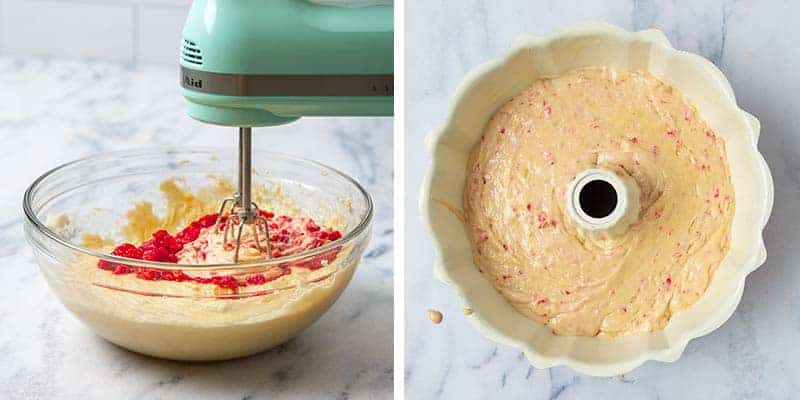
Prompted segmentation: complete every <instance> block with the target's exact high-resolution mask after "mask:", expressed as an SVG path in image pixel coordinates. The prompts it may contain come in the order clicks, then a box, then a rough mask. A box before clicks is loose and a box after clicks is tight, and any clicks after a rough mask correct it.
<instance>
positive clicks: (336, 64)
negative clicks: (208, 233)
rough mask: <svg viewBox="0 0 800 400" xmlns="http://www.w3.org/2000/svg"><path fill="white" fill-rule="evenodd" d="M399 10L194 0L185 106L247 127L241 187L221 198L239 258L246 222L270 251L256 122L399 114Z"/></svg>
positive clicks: (295, 1) (290, 0)
mask: <svg viewBox="0 0 800 400" xmlns="http://www.w3.org/2000/svg"><path fill="white" fill-rule="evenodd" d="M392 12H393V9H392V6H391V5H330V4H321V2H312V1H309V0H194V1H193V2H192V6H191V8H190V10H189V15H188V17H187V19H186V24H185V26H184V28H183V42H182V45H181V49H180V64H181V85H182V92H183V96H184V97H185V98H186V104H187V112H188V113H189V115H190V116H191V117H192V118H195V119H197V120H200V121H203V122H207V123H211V124H217V125H225V126H235V127H239V188H238V191H237V192H236V193H234V194H233V196H232V197H229V198H227V199H225V200H224V201H223V203H222V205H221V206H220V215H223V214H224V213H225V212H227V215H229V216H230V217H229V218H226V219H224V221H225V222H224V227H221V229H224V232H225V236H224V237H225V243H226V246H230V247H232V248H235V253H234V261H238V256H239V247H240V244H241V238H242V230H243V229H244V227H245V226H249V227H251V229H252V233H253V237H254V239H255V244H256V246H258V248H259V249H260V250H264V252H265V253H266V254H267V255H268V256H269V254H270V251H269V227H268V224H267V221H266V220H265V219H264V218H263V217H262V216H261V214H260V213H259V208H258V205H257V204H255V203H254V202H252V200H251V193H250V192H251V189H250V187H251V175H250V174H251V134H252V128H253V127H261V126H274V125H281V124H286V123H289V122H292V121H294V120H296V119H298V118H300V117H303V116H389V115H392V109H393V92H394V83H393V80H394V76H393V71H394V68H393V64H394V59H393V51H394V47H393V36H394V34H393V16H392ZM220 220H221V221H222V220H223V219H222V218H220ZM237 225H238V230H237V231H236V232H235V234H234V230H235V229H236V226H237ZM229 236H230V237H229ZM234 241H235V244H234ZM234 246H235V247H234Z"/></svg>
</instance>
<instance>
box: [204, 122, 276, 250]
mask: <svg viewBox="0 0 800 400" xmlns="http://www.w3.org/2000/svg"><path fill="white" fill-rule="evenodd" d="M251 139H252V128H239V190H238V191H237V192H236V193H234V194H233V196H231V197H228V198H225V199H224V200H223V201H222V204H221V205H220V208H219V219H218V221H219V222H218V223H217V229H218V230H221V231H222V232H224V233H223V245H224V247H225V249H227V250H233V251H234V253H233V262H239V250H240V248H241V247H242V244H243V243H242V232H243V231H244V228H245V227H248V228H249V229H250V230H251V231H252V239H253V244H252V246H253V247H255V248H256V249H257V250H258V251H259V252H260V253H264V254H266V256H267V259H269V258H272V253H271V249H270V245H269V223H268V222H267V219H266V218H264V216H263V215H262V213H261V210H260V209H259V207H258V205H257V204H256V203H255V202H253V201H252V200H251V175H250V174H251V169H252V162H251V152H252V145H251ZM234 231H235V232H234ZM234 233H235V234H234Z"/></svg>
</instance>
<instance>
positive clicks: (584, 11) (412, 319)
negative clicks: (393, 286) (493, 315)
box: [405, 0, 800, 399]
mask: <svg viewBox="0 0 800 400" xmlns="http://www.w3.org/2000/svg"><path fill="white" fill-rule="evenodd" d="M798 16H800V2H796V1H758V2H755V1H691V2H689V1H677V0H675V1H653V0H650V1H647V0H640V1H627V0H626V1H623V0H620V1H592V2H589V1H577V0H573V1H539V2H523V1H510V0H503V1H494V0H464V1H436V2H413V4H411V3H409V5H407V7H406V23H407V26H406V44H407V55H406V60H407V61H406V62H407V64H406V65H407V66H406V76H407V77H408V78H407V95H406V96H407V97H406V103H407V105H406V115H407V118H406V132H405V137H406V138H407V145H406V148H407V159H406V166H407V172H406V174H407V182H406V186H407V187H408V190H409V193H410V194H409V195H408V196H407V201H406V210H407V223H406V230H407V231H406V246H407V250H406V252H407V253H406V254H407V260H408V262H407V265H406V272H405V276H406V329H407V334H406V338H405V340H406V370H405V379H406V394H407V396H408V398H412V399H418V398H420V399H421V398H425V399H428V398H432V399H435V398H447V399H482V398H526V399H551V398H558V399H577V398H581V399H583V398H586V399H598V398H614V399H688V398H699V399H762V398H764V399H791V398H797V397H798V396H800V394H798V391H799V390H800V346H798V343H800V268H797V263H798V260H800V246H798V245H797V238H798V233H800V218H798V217H800V207H799V206H798V205H800V113H798V111H797V108H798V104H800V78H799V77H798V76H799V75H798V72H800V51H798V47H799V46H800V44H798V39H800V28H799V27H798V23H797V20H798ZM584 20H602V21H607V22H610V23H613V24H616V25H619V26H622V27H624V28H626V29H646V28H650V27H656V28H660V29H662V30H663V31H664V32H665V33H666V35H667V36H668V37H669V39H670V41H671V42H672V43H673V45H674V46H675V47H677V48H679V49H685V50H688V51H692V52H696V53H699V54H701V55H703V56H704V57H706V58H709V59H710V60H712V61H714V62H715V63H716V64H717V65H718V66H719V67H720V68H721V69H722V71H723V72H724V73H725V74H726V75H727V77H728V79H729V80H730V81H731V84H732V85H733V88H734V90H735V91H736V94H737V98H738V101H739V103H740V105H741V106H742V107H743V108H744V109H746V110H748V111H749V112H751V113H753V114H754V115H756V116H757V117H758V118H759V119H760V120H761V124H762V128H763V129H762V133H761V140H760V142H759V148H760V149H761V151H762V152H763V153H764V155H765V157H766V159H767V162H768V163H769V165H770V168H771V170H772V174H773V177H774V180H775V207H774V211H773V214H772V218H771V220H770V222H769V224H768V226H767V229H766V232H765V239H766V243H767V251H768V254H769V255H768V259H767V262H766V264H765V265H764V266H763V267H761V268H760V269H759V270H757V271H756V272H754V273H753V274H752V275H750V276H749V278H748V280H747V286H746V288H745V292H744V297H743V299H742V302H741V304H740V306H739V308H738V309H737V311H736V313H735V314H734V315H733V317H732V318H731V319H730V320H729V321H728V322H727V323H726V324H725V325H723V326H722V327H721V328H720V329H718V330H717V331H715V332H713V333H711V334H709V335H707V336H705V337H702V338H699V339H696V340H693V341H692V342H691V343H690V344H689V346H688V347H687V349H686V352H685V353H684V355H683V357H682V358H681V359H680V360H679V361H677V362H675V363H671V364H664V363H658V362H648V363H646V364H645V365H643V366H642V367H641V368H639V369H637V370H635V371H633V372H632V373H630V374H627V375H626V376H624V377H616V378H608V379H600V378H590V377H586V376H583V375H580V374H577V373H575V372H573V371H571V370H569V369H567V368H564V367H561V368H553V369H550V370H536V369H534V368H531V367H530V364H529V363H528V361H527V360H526V359H525V358H524V357H523V355H522V354H521V353H520V352H519V351H518V350H515V349H513V348H510V347H506V346H500V345H497V344H495V343H494V342H491V341H489V340H488V339H486V338H484V337H483V336H482V335H480V334H479V333H478V332H477V331H476V330H475V329H474V328H473V327H472V325H471V324H469V323H468V322H467V321H466V319H465V318H464V317H463V315H462V313H461V309H460V306H459V304H458V300H457V298H456V295H455V293H454V292H453V290H452V289H450V288H448V287H446V286H445V285H444V284H442V283H440V282H439V281H437V280H436V279H435V278H434V277H433V274H432V262H433V248H432V246H431V245H430V241H429V240H428V239H427V236H426V235H425V233H424V231H423V229H422V226H421V223H420V221H419V217H418V212H417V197H416V194H417V193H418V188H419V185H420V182H421V179H422V175H423V173H424V171H425V170H426V169H427V167H428V157H427V154H425V151H424V146H423V138H424V137H425V136H426V135H427V134H428V132H429V131H430V130H431V129H433V128H435V127H437V126H439V125H440V124H442V123H443V117H444V115H445V112H446V110H447V108H448V105H449V102H450V99H451V95H452V93H453V91H454V89H455V87H456V86H457V85H458V84H459V82H460V81H461V80H462V78H463V76H464V74H465V73H466V72H467V71H469V70H470V69H472V68H474V67H475V66H477V65H478V64H480V63H481V62H483V61H486V60H489V59H491V58H495V57H498V56H500V55H502V54H504V52H505V51H506V50H507V49H508V48H509V46H510V44H511V41H512V39H513V38H514V37H516V36H517V35H519V34H522V33H533V34H540V35H544V34H547V33H549V32H550V31H552V30H553V29H556V28H558V27H561V26H564V25H567V24H571V23H575V22H579V21H584ZM429 307H436V308H439V309H440V310H442V312H443V313H444V318H445V319H444V322H443V323H442V324H441V325H438V326H434V325H433V324H431V323H430V321H428V318H427V316H426V311H425V310H426V309H427V308H429Z"/></svg>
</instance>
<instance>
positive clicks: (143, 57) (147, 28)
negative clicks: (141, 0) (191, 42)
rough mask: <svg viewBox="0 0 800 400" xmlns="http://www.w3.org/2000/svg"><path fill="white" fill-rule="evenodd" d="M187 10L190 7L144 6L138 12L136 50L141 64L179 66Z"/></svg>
mask: <svg viewBox="0 0 800 400" xmlns="http://www.w3.org/2000/svg"><path fill="white" fill-rule="evenodd" d="M147 1H155V0H147ZM160 1H162V2H165V1H167V0H160ZM173 2H178V0H173ZM187 3H188V1H187ZM188 10H189V6H188V4H187V5H186V6H183V7H162V6H154V5H148V4H143V5H142V6H141V7H140V8H139V17H138V24H139V25H138V26H139V28H138V29H137V34H138V40H137V49H136V54H137V59H138V61H140V62H145V63H158V64H177V63H178V48H179V46H180V41H181V31H183V23H184V21H185V20H186V14H187V12H188Z"/></svg>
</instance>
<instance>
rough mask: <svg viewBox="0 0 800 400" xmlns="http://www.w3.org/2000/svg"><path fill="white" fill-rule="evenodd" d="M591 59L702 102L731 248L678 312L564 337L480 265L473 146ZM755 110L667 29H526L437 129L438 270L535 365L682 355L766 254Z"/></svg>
mask: <svg viewBox="0 0 800 400" xmlns="http://www.w3.org/2000/svg"><path fill="white" fill-rule="evenodd" d="M582 67H609V68H617V69H630V70H645V71H647V72H649V73H650V74H652V75H654V76H655V77H657V78H659V79H661V80H663V81H665V82H668V83H670V84H672V85H674V86H675V87H677V88H678V89H680V90H681V92H682V93H683V94H684V96H686V97H687V98H688V99H689V101H690V102H691V103H692V104H693V105H695V106H696V107H697V109H698V111H699V112H700V114H701V115H702V116H703V118H704V119H705V120H706V122H707V123H708V124H709V125H710V126H711V128H712V129H713V130H714V131H715V132H717V133H718V134H719V135H721V136H722V137H723V138H724V139H725V143H726V148H727V154H728V161H729V167H730V172H731V176H732V182H733V186H734V191H735V198H736V211H735V215H734V218H733V225H732V229H731V242H730V244H731V245H730V250H729V251H728V253H727V254H726V256H725V258H724V260H723V262H722V264H721V265H720V267H719V268H718V269H717V271H716V273H715V274H714V277H713V280H712V282H711V283H710V285H709V287H708V289H707V291H706V292H705V294H704V295H703V296H702V297H701V298H700V299H699V300H698V301H697V302H696V303H695V304H694V305H692V306H691V307H690V308H688V309H686V310H684V311H682V312H680V313H677V314H675V315H674V316H672V318H671V320H670V321H669V324H668V325H667V326H666V328H665V329H663V330H660V331H656V332H651V333H646V334H639V335H633V336H623V337H618V338H614V339H604V338H596V337H572V336H556V335H553V334H551V332H550V331H549V330H548V329H547V328H546V327H545V326H544V325H543V324H540V323H538V322H535V321H533V320H530V319H528V318H526V317H525V316H523V315H522V314H521V313H519V312H517V311H516V310H514V308H513V307H512V306H511V305H510V304H509V303H508V302H507V301H506V300H505V299H504V298H503V297H502V296H501V295H500V293H499V292H497V291H496V290H495V289H494V287H493V286H492V284H491V283H490V282H489V281H488V280H487V279H485V278H484V277H483V276H482V275H481V274H480V273H479V272H478V269H477V268H476V267H475V265H474V263H473V260H472V248H471V244H470V239H469V236H468V232H467V229H466V226H465V224H464V222H463V221H462V219H463V217H461V215H460V214H461V210H462V194H463V191H464V184H465V180H466V173H467V160H468V156H469V153H470V151H471V150H472V148H473V147H474V146H475V144H476V143H477V142H478V141H479V139H480V136H481V134H482V132H483V127H484V125H485V123H486V122H487V121H488V120H489V118H490V117H491V116H492V115H493V114H494V112H495V111H496V110H497V109H498V108H499V107H500V106H502V105H504V104H505V103H506V102H507V101H509V100H510V99H511V98H512V97H514V96H515V95H517V94H518V93H520V92H521V91H522V90H524V89H525V88H527V87H528V86H530V85H531V84H532V83H533V82H535V81H536V80H537V79H540V78H542V77H553V76H558V75H561V74H563V73H565V72H567V71H570V70H573V69H576V68H582ZM759 130H760V126H759V123H758V120H757V119H756V118H755V117H753V116H752V115H750V114H748V113H747V112H745V111H743V110H742V109H741V108H739V106H738V105H737V104H736V98H735V97H734V93H733V89H732V88H731V86H730V84H729V83H728V80H727V79H726V78H725V76H724V75H723V74H722V72H721V71H720V70H719V69H717V67H715V66H714V64H712V63H711V62H709V61H708V60H706V59H704V58H702V57H700V56H698V55H695V54H691V53H687V52H684V51H680V50H676V49H674V48H673V47H672V45H670V43H669V41H668V40H667V38H666V37H665V36H664V34H663V33H662V32H660V31H658V30H646V31H640V32H628V31H626V30H624V29H621V28H618V27H615V26H612V25H608V24H603V23H581V24H578V25H574V26H571V27H568V28H566V29H563V30H560V31H558V32H556V33H553V34H552V35H550V36H547V37H535V36H523V37H521V38H519V39H517V40H516V42H515V44H514V45H513V47H512V49H511V50H510V51H509V52H508V53H507V54H506V55H505V56H504V57H502V58H500V59H497V60H492V61H489V62H487V63H485V64H483V65H481V66H479V67H477V68H475V69H474V70H473V71H472V72H471V73H469V75H468V76H467V77H466V78H465V79H464V81H463V83H462V84H461V86H459V88H458V90H457V91H456V95H455V97H454V100H453V103H452V107H451V109H450V111H449V113H448V115H447V119H446V121H445V124H444V126H443V127H442V128H441V129H437V130H435V131H434V132H432V133H431V134H430V135H429V137H428V150H429V152H430V155H431V161H432V162H431V166H430V169H429V171H428V173H427V176H426V178H425V180H424V183H423V187H422V190H421V198H420V210H421V214H422V216H423V220H424V222H425V223H426V225H427V228H428V230H429V232H430V234H431V235H432V237H433V241H434V244H435V247H436V249H437V257H436V262H435V273H436V276H437V277H438V278H439V279H440V280H442V281H443V282H445V283H447V284H449V285H450V286H452V287H453V288H454V289H455V290H456V292H457V293H458V295H459V296H460V298H461V302H462V303H463V305H464V306H465V307H467V306H468V307H471V308H472V309H473V310H474V313H473V314H471V315H470V316H468V317H467V318H469V320H470V321H471V322H472V323H473V325H474V326H475V327H476V328H477V329H478V330H479V331H480V332H481V333H483V334H484V335H485V336H486V337H488V338H490V339H492V340H494V341H496V342H498V343H502V344H505V345H509V346H514V347H517V348H520V349H521V350H522V351H524V352H525V355H526V356H527V358H528V359H529V360H530V362H531V363H532V364H533V365H534V366H535V367H537V368H549V367H553V366H558V365H566V366H569V367H570V368H572V369H574V370H577V371H579V372H582V373H585V374H588V375H594V376H613V375H619V374H623V373H626V372H629V371H631V370H633V369H635V368H636V367H638V366H639V365H641V364H642V363H644V362H645V361H648V360H658V361H665V362H671V361H675V360H677V359H678V358H679V357H680V355H681V353H682V352H683V350H684V348H685V347H686V344H687V343H688V342H689V341H690V340H692V339H694V338H696V337H700V336H703V335H705V334H707V333H709V332H711V331H713V330H714V329H717V328H718V327H719V326H720V325H722V324H723V323H724V322H725V321H726V320H727V319H728V318H729V317H730V316H731V315H732V314H733V312H734V310H735V309H736V306H737V305H738V304H739V301H740V299H741V296H742V292H743V290H744V282H745V278H746V277H747V275H748V274H749V273H750V272H752V271H753V270H755V269H756V268H758V267H759V266H760V265H761V264H763V263H764V260H765V259H766V250H765V248H764V241H763V239H762V231H763V228H764V225H765V224H766V222H767V219H768V218H769V214H770V211H771V209H772V201H773V186H772V178H771V176H770V172H769V169H768V167H767V164H766V163H765V162H764V158H763V157H762V156H761V154H760V153H759V152H758V148H757V142H758V135H759Z"/></svg>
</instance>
